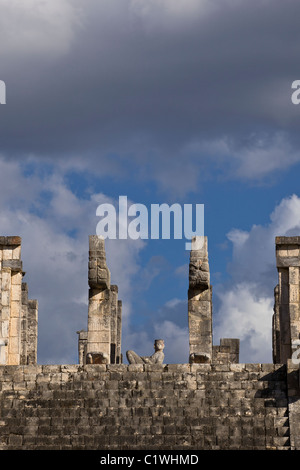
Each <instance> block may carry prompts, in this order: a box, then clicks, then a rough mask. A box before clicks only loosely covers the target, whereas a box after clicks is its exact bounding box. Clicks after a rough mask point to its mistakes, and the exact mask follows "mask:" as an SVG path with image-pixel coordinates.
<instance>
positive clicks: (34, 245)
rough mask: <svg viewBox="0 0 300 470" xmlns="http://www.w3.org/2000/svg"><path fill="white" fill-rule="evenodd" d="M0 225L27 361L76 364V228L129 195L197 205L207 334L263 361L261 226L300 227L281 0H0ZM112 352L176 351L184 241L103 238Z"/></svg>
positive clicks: (293, 30) (289, 25) (80, 293)
mask: <svg viewBox="0 0 300 470" xmlns="http://www.w3.org/2000/svg"><path fill="white" fill-rule="evenodd" d="M0 8H1V10H0V11H1V17H0V80H4V81H5V83H6V93H7V96H6V104H5V105H0V228H1V230H0V232H1V234H2V235H20V236H21V237H22V240H23V246H22V258H23V262H24V268H25V271H26V276H25V280H26V281H27V282H28V285H29V294H30V297H31V298H36V299H38V301H39V344H38V361H39V362H40V363H74V362H75V363H76V362H77V334H76V331H77V330H79V329H82V328H86V325H87V299H88V285H87V262H88V236H89V235H91V234H95V233H96V225H97V222H98V218H97V216H96V209H97V207H98V205H99V204H102V203H111V204H114V205H116V207H117V204H118V199H119V196H122V195H126V196H127V197H128V200H129V201H131V202H132V203H142V204H144V205H146V206H147V207H148V208H150V206H151V204H155V203H159V204H162V203H167V204H173V203H179V204H182V205H183V204H193V205H196V204H204V220H205V226H204V229H205V235H206V236H207V237H208V247H209V261H210V271H211V283H212V285H213V301H214V306H213V328H214V330H213V331H214V343H215V344H218V342H219V339H220V337H234V338H240V340H241V356H240V359H241V361H242V362H271V361H272V355H271V324H272V309H273V289H274V287H275V284H276V282H277V272H276V266H275V246H274V239H275V236H277V235H287V234H288V235H299V233H300V194H299V176H300V152H299V148H300V146H299V132H298V129H299V123H300V107H298V106H297V105H294V104H293V103H292V101H291V95H292V88H291V85H292V82H293V81H294V80H297V79H300V77H299V67H298V58H299V44H300V38H299V27H298V18H299V13H300V6H299V3H298V2H297V1H296V0H288V1H287V2H284V3H283V2H280V1H279V0H278V1H277V0H272V1H271V0H267V1H263V0H254V1H253V2H247V1H246V0H223V1H222V2H221V1H218V0H211V1H207V0H177V1H176V2H174V1H173V0H147V1H146V2H145V1H144V0H143V1H142V0H101V1H96V0H87V1H84V2H83V1H82V0H51V1H50V0H49V1H47V0H46V1H45V2H40V1H39V0H26V2H23V1H21V0H14V1H12V0H0ZM106 246H107V261H108V265H109V268H110V271H111V276H112V281H113V282H114V283H116V284H118V286H119V297H120V298H121V299H122V301H123V342H122V344H123V348H122V349H123V354H124V357H125V352H126V350H127V349H135V350H136V351H137V352H139V353H141V354H143V355H146V354H151V353H152V350H153V340H154V339H155V338H157V337H163V338H164V339H165V343H166V350H165V353H166V362H186V361H187V360H188V330H187V289H188V259H189V253H188V252H187V251H186V250H185V240H108V241H107V245H106Z"/></svg>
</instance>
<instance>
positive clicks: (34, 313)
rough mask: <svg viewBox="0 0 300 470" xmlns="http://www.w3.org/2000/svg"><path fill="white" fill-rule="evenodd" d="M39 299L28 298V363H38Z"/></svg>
mask: <svg viewBox="0 0 300 470" xmlns="http://www.w3.org/2000/svg"><path fill="white" fill-rule="evenodd" d="M37 339H38V301H37V300H31V299H30V300H28V311H27V342H28V345H27V364H36V363H37V346H38V344H37Z"/></svg>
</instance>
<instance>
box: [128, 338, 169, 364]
mask: <svg viewBox="0 0 300 470" xmlns="http://www.w3.org/2000/svg"><path fill="white" fill-rule="evenodd" d="M164 347H165V343H164V340H163V339H156V340H155V341H154V349H155V353H154V354H152V356H139V355H138V354H137V353H136V352H134V351H126V356H127V359H128V362H129V364H162V363H163V361H164V357H165V355H164V352H163V350H164Z"/></svg>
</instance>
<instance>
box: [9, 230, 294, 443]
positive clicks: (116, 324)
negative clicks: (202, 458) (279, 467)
mask: <svg viewBox="0 0 300 470" xmlns="http://www.w3.org/2000/svg"><path fill="white" fill-rule="evenodd" d="M275 259H276V267H277V272H278V283H277V285H276V286H275V288H274V312H273V317H272V320H271V321H272V350H273V363H271V364H244V363H240V362H239V339H236V338H223V339H221V340H220V344H219V345H215V344H214V342H213V302H212V298H213V297H212V286H211V284H210V270H209V259H208V240H207V238H206V237H204V238H201V240H199V239H195V240H193V243H192V249H191V252H190V261H189V287H188V293H187V297H188V306H187V312H186V315H187V324H188V328H189V356H188V357H187V361H186V363H185V364H165V363H164V354H163V349H164V346H165V345H164V341H163V339H157V340H154V346H155V353H154V354H153V356H150V357H141V356H139V355H137V354H136V353H134V351H127V359H128V362H129V364H125V363H124V361H123V355H122V352H121V343H122V341H121V340H122V302H121V300H119V299H118V287H117V286H116V285H112V284H111V276H110V271H109V269H108V266H107V263H106V254H105V242H104V240H103V239H101V238H99V237H97V236H94V235H93V236H90V237H89V256H88V290H89V302H88V306H87V325H86V326H87V327H86V328H83V329H82V330H80V331H77V334H78V364H63V365H47V364H46V365H40V364H38V361H37V332H38V328H37V324H38V322H37V321H38V303H37V300H30V299H29V298H28V286H27V284H26V283H25V282H24V276H25V272H24V271H23V265H22V261H21V239H20V237H16V236H7V237H5V236H3V237H0V286H1V297H0V327H1V328H0V450H13V449H14V450H16V449H23V450H38V449H49V450H50V449H51V450H54V449H59V450H62V449H71V450H79V449H81V450H86V449H93V450H94V449H102V450H105V449H106V450H109V451H112V450H126V449H127V450H138V449H139V450H141V449H155V450H166V449H169V450H176V449H177V450H178V449H180V450H182V449H184V450H197V449H200V450H207V449H210V450H217V449H224V450H227V449H234V450H238V449H251V450H264V449H271V450H283V449H284V450H286V449H288V450H290V449H291V450H300V374H299V364H300V297H299V295H300V294H299V288H300V278H299V269H300V237H276V239H275ZM270 326H271V325H270ZM166 348H167V345H166Z"/></svg>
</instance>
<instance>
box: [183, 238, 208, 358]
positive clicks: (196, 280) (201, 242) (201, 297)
mask: <svg viewBox="0 0 300 470" xmlns="http://www.w3.org/2000/svg"><path fill="white" fill-rule="evenodd" d="M188 324H189V348H190V350H189V353H190V356H189V361H190V362H191V363H192V362H201V363H202V362H211V360H212V287H211V285H210V274H209V264H208V251H207V237H195V238H194V239H193V240H192V250H191V252H190V264H189V290H188Z"/></svg>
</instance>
